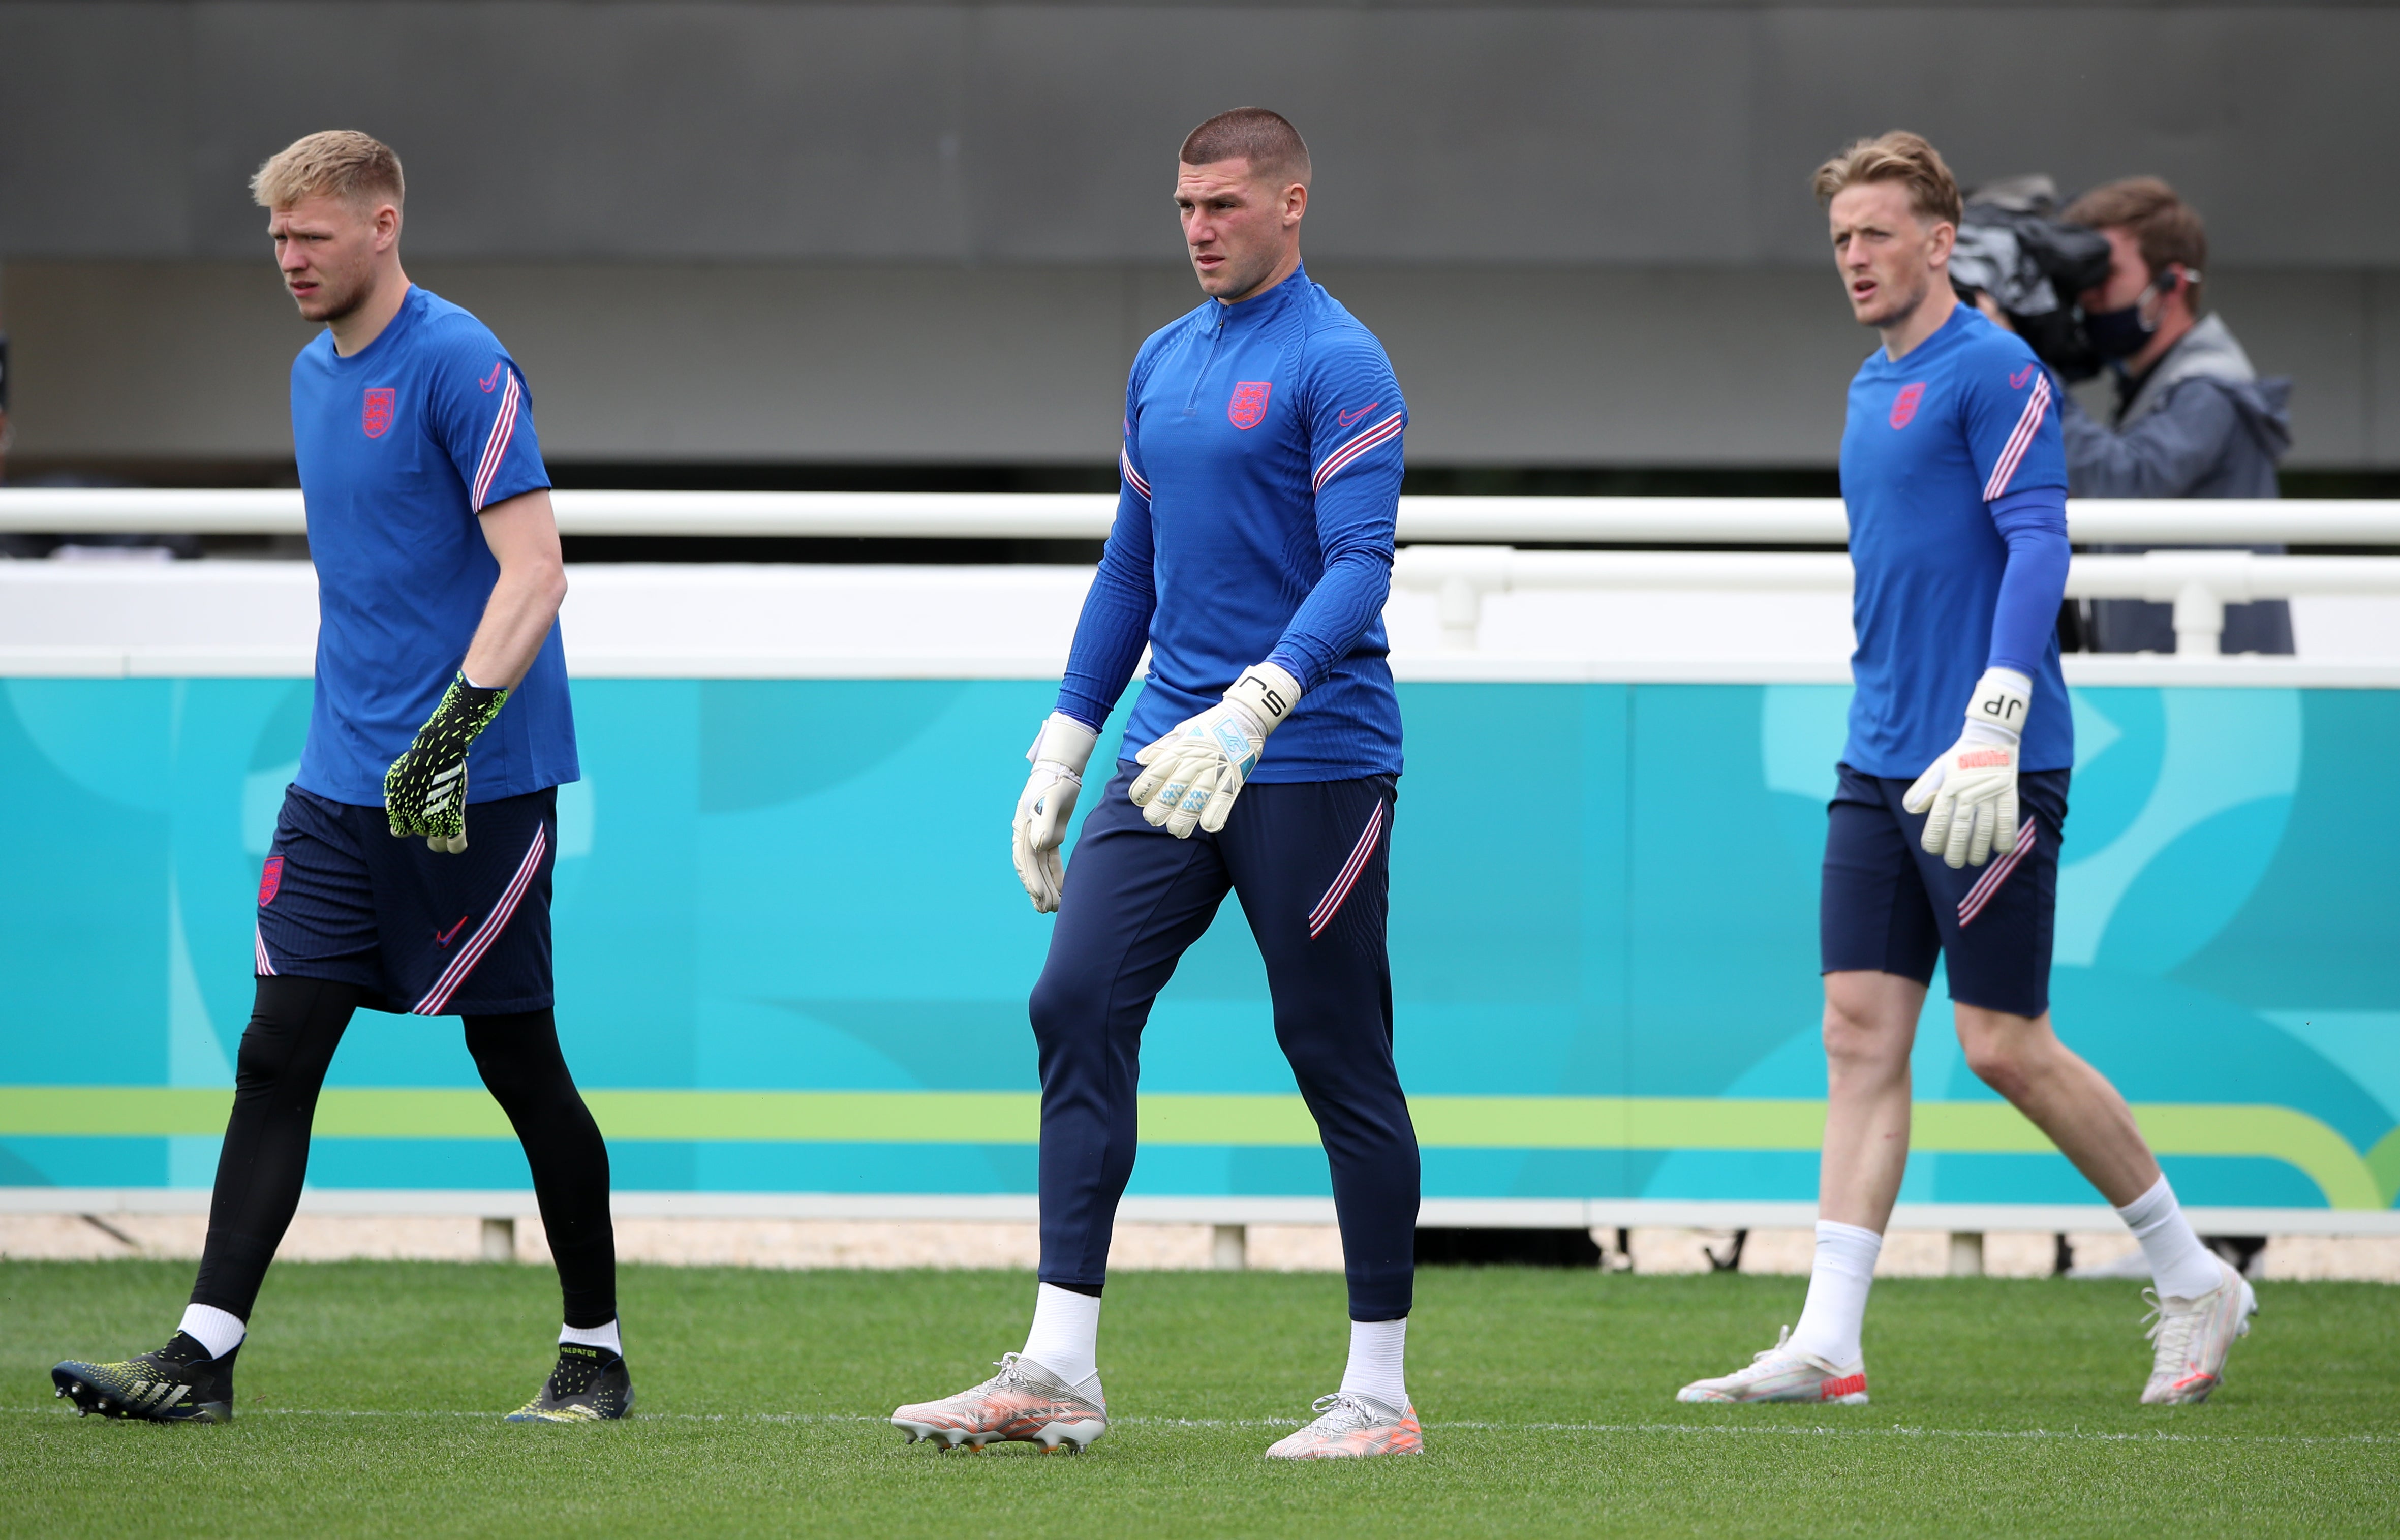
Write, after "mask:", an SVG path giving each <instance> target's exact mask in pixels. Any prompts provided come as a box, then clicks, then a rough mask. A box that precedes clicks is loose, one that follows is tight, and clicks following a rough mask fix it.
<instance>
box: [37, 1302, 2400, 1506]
mask: <svg viewBox="0 0 2400 1540" xmlns="http://www.w3.org/2000/svg"><path fill="white" fill-rule="evenodd" d="M190 1281H191V1268H190V1266H189V1264H187V1263H182V1262H175V1263H143V1262H101V1263H31V1262H16V1263H5V1264H0V1496H4V1497H5V1502H6V1510H5V1512H6V1518H5V1523H6V1527H7V1530H8V1531H10V1532H12V1533H20V1534H40V1535H44V1536H53V1535H68V1534H95V1535H97V1534H108V1535H118V1536H122V1535H138V1534H152V1533H157V1534H170V1533H171V1534H228V1533H277V1534H293V1533H299V1534H311V1535H316V1534H325V1535H347V1534H408V1535H412V1536H418V1535H449V1534H459V1535H467V1534H501V1533H511V1534H516V1535H523V1534H526V1533H593V1534H607V1535H611V1536H617V1535H642V1534H670V1533H672V1534H677V1535H716V1534H820V1533H822V1534H835V1533H839V1534H843V1535H884V1534H911V1535H927V1536H940V1537H942V1540H962V1537H965V1536H974V1535H986V1534H990V1535H1006V1536H1011V1537H1018V1536H1024V1535H1027V1534H1034V1533H1039V1534H1046V1535H1057V1536H1062V1537H1064V1536H1073V1537H1078V1540H1081V1537H1102V1540H1108V1537H1115V1536H1132V1535H1152V1534H1194V1535H1201V1534H1205V1535H1218V1534H1277V1535H1310V1534H1337V1533H1339V1534H1352V1533H1357V1534H1375V1535H1379V1536H1409V1537H1414V1536H1448V1535H1487V1534H1546V1535H1547V1534H1570V1533H1572V1534H1649V1533H1678V1534H1719V1533H1725V1534H1733V1533H1739V1534H1806V1535H1808V1536H1811V1537H1820V1536H1825V1535H1841V1534H1943V1533H1954V1534H1992V1533H2040V1534H2043V1535H2045V1536H2052V1535H2076V1534H2108V1535H2117V1534H2126V1533H2151V1534H2171V1533H2172V1534H2193V1533H2232V1532H2242V1533H2300V1532H2303V1531H2305V1532H2306V1533H2309V1534H2311V1536H2327V1535H2338V1534H2391V1533H2394V1532H2395V1530H2400V1289H2396V1288H2388V1287H2381V1286H2377V1285H2366V1284H2362V1285H2347V1284H2313V1285H2308V1284H2283V1285H2270V1286H2267V1287H2265V1288H2262V1289H2261V1290H2260V1294H2261V1297H2262V1300H2263V1302H2264V1309H2265V1313H2264V1314H2263V1315H2261V1316H2260V1317H2259V1325H2258V1328H2257V1330H2256V1331H2255V1332H2254V1333H2253V1334H2252V1335H2251V1337H2250V1338H2249V1340H2248V1341H2247V1342H2244V1343H2243V1345H2242V1347H2241V1348H2240V1349H2238V1350H2237V1351H2236V1353H2235V1355H2234V1358H2233V1363H2232V1370H2231V1376H2230V1380H2229V1382H2228V1383H2227V1384H2226V1386H2225V1387H2224V1388H2223V1389H2221V1390H2219V1391H2218V1392H2217V1395H2216V1398H2215V1399H2214V1400H2213V1401H2212V1402H2210V1403H2209V1404H2207V1405H2205V1406H2202V1407H2189V1408H2174V1409H2146V1408H2143V1407H2139V1406H2136V1405H2135V1404H2134V1397H2135V1396H2136V1395H2137V1394H2139V1391H2140V1388H2141V1384H2142V1380H2143V1376H2144V1374H2145V1373H2146V1372H2147V1370H2148V1343H2147V1342H2145V1341H2144V1340H2143V1338H2142V1336H2141V1333H2140V1330H2139V1320H2140V1316H2141V1308H2142V1307H2141V1305H2140V1302H2139V1300H2138V1297H2137V1294H2136V1291H2135V1290H2134V1288H2132V1287H2130V1286H2126V1285H2121V1284H2082V1283H2064V1282H2039V1283H2034V1282H2003V1281H1998V1280H1981V1279H1977V1280H1955V1281H1954V1280H1926V1281H1914V1280H1888V1281H1885V1282H1882V1283H1879V1284H1877V1285H1876V1286H1875V1310H1874V1315H1873V1318H1872V1320H1871V1321H1870V1324H1869V1329H1868V1338H1867V1353H1868V1359H1869V1366H1870V1367H1869V1374H1870V1379H1871V1383H1872V1388H1873V1393H1874V1396H1875V1402H1874V1404H1873V1405H1872V1406H1869V1407H1863V1408H1800V1407H1763V1408H1747V1409H1734V1408H1706V1407H1685V1406H1679V1405H1677V1404H1676V1403H1675V1401H1674V1399H1673V1395H1674V1390H1675V1387H1676V1386H1677V1385H1678V1384H1680V1383H1683V1382H1684V1381H1685V1380H1687V1379H1691V1378H1693V1377H1695V1376H1698V1375H1700V1374H1705V1373H1722V1372H1724V1371H1725V1370H1728V1369H1731V1368H1733V1367H1734V1366H1736V1365H1737V1364H1739V1363H1742V1362H1746V1361H1747V1359H1748V1356H1749V1355H1750V1354H1751V1353H1752V1352H1754V1351H1756V1350H1757V1349H1759V1348H1761V1347H1764V1346H1766V1344H1767V1343H1768V1342H1771V1341H1773V1340H1774V1335H1775V1329H1776V1327H1777V1325H1778V1324H1779V1323H1780V1322H1783V1321H1787V1320H1790V1319H1792V1318H1793V1316H1794V1315H1795V1314H1796V1313H1797V1310H1798V1307H1799V1304H1800V1297H1801V1293H1802V1285H1801V1284H1800V1283H1799V1281H1797V1280H1794V1279H1787V1278H1749V1277H1738V1276H1720V1277H1657V1278H1651V1277H1630V1276H1602V1275H1600V1274H1567V1273H1558V1272H1535V1271H1531V1270H1520V1269H1490V1270H1480V1269H1478V1270H1469V1269H1454V1268H1444V1269H1432V1270H1428V1271H1426V1272H1425V1273H1423V1274H1420V1278H1419V1285H1418V1295H1417V1300H1418V1304H1417V1313H1416V1315H1415V1317H1414V1320H1413V1322H1412V1325H1411V1331H1410V1342H1409V1349H1410V1352H1409V1359H1410V1363H1409V1370H1410V1372H1409V1386H1410V1391H1411V1395H1412V1397H1414V1399H1415V1401H1416V1404H1417V1407H1418V1410H1419V1411H1420V1412H1421V1413H1422V1414H1423V1416H1424V1418H1425V1441H1426V1445H1427V1453H1426V1454H1425V1457H1424V1458H1422V1459H1415V1460H1403V1459H1384V1460H1372V1461H1364V1462H1358V1463H1348V1462H1343V1463H1339V1464H1332V1463H1329V1464H1316V1465H1283V1464H1281V1463H1275V1464H1270V1463H1268V1462H1266V1461H1263V1460H1261V1458H1260V1457H1259V1456H1260V1451H1261V1450H1262V1449H1264V1448H1265V1446H1266V1445H1267V1444H1268V1443H1269V1442H1270V1441H1271V1440H1272V1439H1274V1438H1276V1437H1278V1436H1279V1435H1280V1433H1281V1432H1282V1431H1283V1430H1285V1429H1288V1428H1289V1427H1292V1426H1295V1425H1297V1424H1298V1423H1299V1422H1300V1420H1301V1419H1302V1416H1303V1415H1304V1414H1305V1412H1306V1411H1307V1407H1308V1402H1309V1400H1310V1398H1311V1397H1315V1396H1317V1395H1319V1394H1322V1393H1324V1392H1326V1391H1328V1390H1330V1389H1332V1388H1333V1387H1334V1385H1335V1383H1337V1381H1338V1379H1339V1377H1340V1372H1341V1361H1342V1352H1343V1342H1344V1327H1343V1292H1342V1284H1341V1281H1340V1280H1339V1279H1338V1278H1334V1277H1330V1276H1318V1275H1309V1274H1206V1273H1191V1274H1157V1273H1153V1274H1139V1273H1136V1274H1121V1275H1120V1276H1119V1277H1118V1278H1117V1279H1116V1280H1114V1281H1112V1282H1111V1284H1110V1286H1109V1304H1108V1310H1107V1313H1106V1317H1105V1322H1104V1326H1103V1330H1102V1333H1101V1338H1100V1343H1101V1359H1102V1364H1103V1370H1104V1373H1105V1376H1106V1379H1107V1382H1108V1389H1109V1400H1110V1405H1111V1409H1112V1410H1114V1411H1116V1412H1117V1414H1118V1416H1119V1418H1120V1419H1121V1420H1120V1421H1119V1422H1118V1423H1117V1424H1116V1425H1115V1426H1113V1427H1112V1428H1111V1430H1110V1432H1109V1434H1108V1436H1107V1437H1106V1438H1103V1439H1101V1440H1100V1442H1099V1443H1098V1444H1097V1445H1096V1446H1094V1448H1093V1449H1092V1450H1091V1451H1089V1452H1088V1453H1085V1454H1083V1455H1080V1456H1075V1457H1071V1458H1060V1457H1055V1456H1054V1457H1048V1458H1044V1457H1042V1456H1040V1455H1039V1454H1038V1453H1036V1452H1035V1451H1033V1450H1032V1449H1031V1448H1030V1446H1025V1445H1003V1446H1000V1447H998V1448H997V1449H995V1450H994V1451H991V1452H989V1453H986V1454H982V1455H967V1454H963V1453H958V1454H937V1453H935V1452H934V1451H933V1449H932V1448H931V1447H930V1446H927V1445H921V1444H920V1445H917V1446H915V1447H913V1448H911V1447H903V1445H902V1443H901V1440H900V1436H899V1435H898V1434H897V1433H896V1432H894V1431H893V1429H892V1428H891V1427H890V1426H888V1425H886V1424H884V1423H883V1422H882V1421H881V1419H882V1417H883V1416H884V1415H885V1414H886V1413H888V1412H889V1411H890V1410H891V1408H892V1407H893V1405H895V1404H896V1403H898V1402H899V1401H901V1400H904V1399H916V1398H920V1397H929V1396H936V1395H944V1394H948V1392H950V1391H953V1390H957V1389H960V1388H961V1387H962V1386H964V1385H966V1384H968V1383H972V1382H973V1381H975V1380H976V1379H979V1378H981V1377H982V1376H983V1375H984V1374H985V1373H987V1372H989V1370H987V1369H986V1368H985V1366H986V1365H987V1364H988V1363H989V1361H990V1360H991V1359H992V1358H993V1357H995V1356H998V1355H999V1354H1000V1353H1001V1352H1002V1350H1004V1349H1007V1348H1012V1347H1015V1346H1016V1344H1017V1343H1018V1342H1020V1341H1021V1340H1022V1337H1023V1333H1024V1329H1025V1321H1026V1312H1027V1310H1028V1308H1029V1306H1030V1302H1031V1295H1032V1280H1031V1279H1030V1276H1028V1275H1026V1274H1003V1273H852V1272H824V1273H768V1272H749V1271H740V1270H711V1269H690V1270H686V1269H670V1268H657V1267H634V1268H628V1269H626V1270H625V1274H624V1280H623V1293H622V1303H623V1306H624V1315H625V1319H626V1321H627V1323H628V1326H627V1339H628V1341H627V1345H628V1347H629V1348H630V1349H631V1358H632V1363H633V1368H634V1383H635V1385H636V1386H637V1388H638V1390H639V1393H640V1401H639V1410H638V1411H637V1412H636V1414H635V1416H634V1418H633V1419H631V1420H630V1421H628V1422H625V1423H621V1424H606V1425H598V1426H590V1427H541V1426H531V1427H512V1426H506V1425H503V1424H500V1423H499V1422H498V1420H497V1414H498V1413H499V1412H501V1411H507V1410H508V1409H510V1408H511V1407H514V1406H516V1405H517V1404H518V1403H520V1402H521V1401H523V1400H524V1399H525V1397H527V1396H529V1395H530V1394H531V1393H532V1392H533V1390H534V1389H535V1387H536V1386H537V1385H538V1384H539V1381H540V1379H541V1376H542V1375H543V1373H544V1372H545V1371H546V1370H548V1368H549V1365H550V1361H551V1358H552V1349H551V1347H550V1346H549V1338H550V1335H551V1332H552V1329H554V1327H555V1324H556V1312H557V1293H556V1290H555V1288H554V1285H553V1283H552V1275H551V1274H550V1272H549V1270H548V1269H546V1268H534V1267H511V1266H471V1265H456V1264H444V1263H342V1264H333V1265H307V1264H291V1263H287V1264H284V1265H282V1266H280V1267H278V1268H277V1269H276V1271H275V1273H274V1274H272V1275H271V1276H270V1277H269V1279H268V1282H267V1288H266V1297H265V1299H264V1300H263V1301H262V1302H261V1304H260V1308H259V1312H258V1327H259V1335H258V1337H257V1338H256V1339H255V1340H254V1341H252V1342H251V1343H250V1344H249V1345H248V1346H246V1347H245V1348H244V1349H243V1353H242V1360H241V1368H240V1370H239V1375H238V1377H237V1381H236V1383H237V1386H238V1389H239V1396H240V1402H239V1407H240V1410H239V1414H238V1416H237V1418H236V1421H235V1422H234V1423H233V1424H231V1425H230V1426H225V1427H201V1426H167V1427H160V1426H155V1425H149V1424H125V1423H108V1422H102V1421H101V1420H100V1419H98V1418H92V1419H89V1420H86V1421H82V1422H77V1421H76V1420H75V1418H74V1417H72V1416H71V1415H67V1414H65V1411H64V1408H65V1406H66V1403H64V1402H61V1401H57V1400H53V1399H52V1398H51V1397H50V1389H49V1380H48V1369H49V1366H50V1365H51V1363H53V1362H54V1361H56V1360H57V1359H59V1358H61V1357H65V1356H85V1357H112V1358H113V1357H121V1356H125V1355H126V1354H129V1353H132V1352H137V1351H141V1350H143V1349H147V1348H150V1347H155V1346H156V1345H157V1343H158V1342H159V1341H161V1340H162V1339H163V1335H164V1332H165V1329H167V1328H168V1327H169V1326H170V1324H171V1323H172V1321H173V1319H174V1316H175V1315H176V1312H177V1311H178V1310H179V1309H180V1307H181V1304H182V1301H183V1298H184V1291H185V1290H186V1289H187V1288H189V1287H190Z"/></svg>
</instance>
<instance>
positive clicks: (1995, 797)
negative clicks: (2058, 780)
mask: <svg viewBox="0 0 2400 1540" xmlns="http://www.w3.org/2000/svg"><path fill="white" fill-rule="evenodd" d="M2032 709H2033V681H2032V680H2031V679H2028V678H2026V677H2025V675H2022V674H2019V673H2018V672H2017V671H2016V670H2014V669H2010V668H1992V669H1985V670H1984V676H1983V678H1981V679H1980V680H1978V681H1976V684H1975V698H1974V699H1973V700H1972V701H1970V702H1968V703H1967V725H1966V726H1965V727H1964V728H1962V729H1959V733H1958V741H1957V743H1953V744H1951V745H1950V747H1949V748H1947V749H1946V750H1944V751H1943V755H1942V757H1941V758H1939V759H1936V760H1935V761H1933V763H1932V764H1930V765H1929V766H1927V767H1926V770H1925V773H1924V774H1922V775H1920V776H1918V777H1917V778H1916V784H1915V785H1912V786H1910V787H1909V788H1908V794H1907V795H1906V796H1905V797H1902V798H1901V799H1900V805H1901V806H1902V807H1903V808H1906V809H1907V810H1908V811H1911V812H1922V813H1926V819H1925V848H1926V849H1927V850H1929V851H1930V852H1933V853H1934V854H1936V855H1939V856H1940V857H1942V859H1943V861H1944V862H1945V863H1947V864H1948V865H1953V866H1980V865H1983V864H1984V862H1986V861H1988V860H1990V859H1991V857H1992V852H1994V851H1996V850H1997V851H1998V852H2000V853H2001V854H2002V855H2006V854H2008V853H2009V852H2011V851H2013V850H2015V849H2016V848H2017V743H2018V740H2019V739H2020V738H2022V737H2023V736H2024V734H2025V717H2026V716H2027V715H2028V714H2030V712H2031V711H2032ZM1929 809H1930V810H1931V811H1930V812H1929V811H1928V810H1929Z"/></svg>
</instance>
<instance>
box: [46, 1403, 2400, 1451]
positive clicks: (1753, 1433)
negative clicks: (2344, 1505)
mask: <svg viewBox="0 0 2400 1540" xmlns="http://www.w3.org/2000/svg"><path fill="white" fill-rule="evenodd" d="M0 1412H15V1413H17V1414H19V1415H22V1416H36V1417H51V1416H57V1417H64V1416H68V1415H71V1413H69V1411H67V1409H66V1408H64V1407H21V1406H19V1407H0ZM239 1415H240V1416H243V1417H361V1418H417V1419H428V1418H430V1419H465V1420H468V1421H473V1422H497V1421H498V1419H499V1417H500V1413H498V1412H496V1411H429V1410H412V1409H405V1408H401V1409H388V1410H374V1409H335V1410H330V1411H318V1410H313V1409H309V1408H304V1407H253V1408H252V1409H251V1410H250V1411H243V1412H239ZM636 1420H638V1421H641V1422H646V1423H768V1424H837V1423H882V1422H885V1421H888V1419H886V1418H882V1417H873V1416H866V1415H862V1414H860V1413H856V1412H782V1411H645V1412H640V1413H637V1414H636ZM1111 1423H1112V1424H1113V1425H1116V1426H1122V1427H1193V1428H1248V1427H1254V1428H1295V1427H1298V1426H1300V1425H1301V1424H1300V1421H1299V1419H1297V1418H1292V1417H1118V1418H1113V1419H1111ZM1425 1431H1426V1432H1428V1433H1436V1432H1441V1433H1600V1434H1628V1433H1670V1434H1684V1435H1697V1436H1700V1437H1709V1436H1716V1435H1722V1436H1726V1437H1737V1438H1739V1437H1751V1438H1757V1437H1767V1438H2025V1439H2052V1440H2057V1441H2060V1442H2066V1443H2119V1444H2122V1443H2135V1444H2306V1445H2341V1444H2363V1445H2381V1444H2400V1436H2393V1435H2389V1434H2378V1433H2345V1434H2325V1435H2310V1434H2284V1433H2261V1434H2245V1433H2167V1432H2163V1431H2162V1432H2158V1433H2102V1432H2094V1431H2088V1430H2085V1429H2082V1428H2039V1427H2037V1428H1973V1427H1908V1426H1905V1425H1902V1424H1898V1423H1895V1424H1892V1425H1891V1426H1889V1427H1821V1426H1820V1427H1794V1426H1787V1425H1781V1424H1775V1425H1769V1426H1766V1427H1756V1426H1753V1427H1743V1426H1740V1425H1739V1424H1731V1423H1487V1422H1457V1423H1427V1424H1425Z"/></svg>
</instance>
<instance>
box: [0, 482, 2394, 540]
mask: <svg viewBox="0 0 2400 1540" xmlns="http://www.w3.org/2000/svg"><path fill="white" fill-rule="evenodd" d="M553 500H554V502H555V505H556V507H557V510H558V523H559V527H560V528H561V529H562V530H564V531H565V532H566V533H567V534H570V535H720V536H721V535H753V536H816V537H827V536H835V537H847V536H902V537H912V538H1002V539H1006V538H1018V539H1098V538H1102V537H1103V536H1105V535H1107V534H1108V532H1109V525H1110V523H1111V521H1112V520H1113V519H1114V517H1115V515H1116V498H1115V497H1114V496H1112V495H1110V494H1106V493H980V492H976V493H948V492H610V491H562V492H558V493H556V494H554V495H553ZM2067 524H2068V528H2069V529H2070V531H2071V532H2072V533H2073V535H2074V538H2076V540H2077V541H2079V542H2080V543H2083V544H2088V545H2178V544H2181V545H2279V544H2282V545H2390V546H2400V501H2393V500H2383V501H2365V500H2361V501H2334V500H2324V501H2319V500H2313V499H2311V500H2295V501H2290V502H2277V501H2273V500H2264V501H2235V500H2230V499H2229V500H2224V501H2136V500H2131V499H2127V500H2117V499H2107V500H2102V499H2082V498H2079V499H2077V500H2075V501H2073V502H2071V503H2070V504H2069V505H2068V507H2067ZM306 529H307V520H306V518H305V516H304V514H303V512H302V509H301V502H300V494H299V493H298V492H297V491H289V490H286V491H276V490H256V491H223V490H184V489H171V490H162V489H155V488H142V487H0V531H19V532H28V533H37V534H53V535H57V534H87V533H138V534H202V535H297V534H301V533H303V532H305V530H306ZM1399 538H1401V539H1402V540H1403V541H1463V542H1467V543H1472V544H1519V545H1522V544H1539V543H1568V544H1573V543H1585V544H1624V545H1839V544H1841V543H1843V542H1844V541H1845V540H1847V539H1848V524H1847V522H1846V521H1845V519H1844V517H1843V512H1842V504H1841V500H1840V499H1839V498H1837V497H1402V498H1401V499H1400V510H1399Z"/></svg>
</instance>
